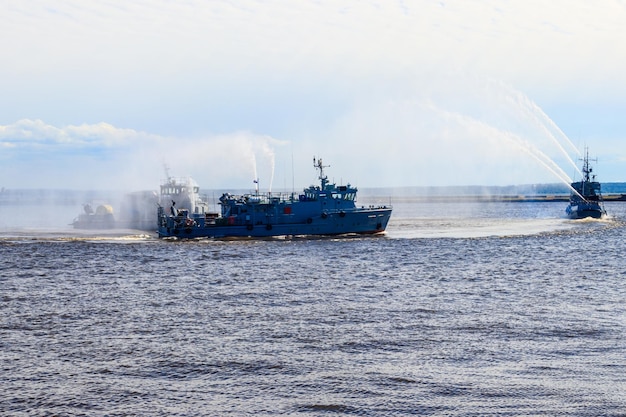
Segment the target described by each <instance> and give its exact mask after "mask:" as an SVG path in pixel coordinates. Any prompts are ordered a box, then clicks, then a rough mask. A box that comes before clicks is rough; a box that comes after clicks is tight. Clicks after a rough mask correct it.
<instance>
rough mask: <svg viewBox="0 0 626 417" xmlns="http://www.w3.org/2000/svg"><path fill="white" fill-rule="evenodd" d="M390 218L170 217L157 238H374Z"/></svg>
mask: <svg viewBox="0 0 626 417" xmlns="http://www.w3.org/2000/svg"><path fill="white" fill-rule="evenodd" d="M390 217H391V209H371V210H369V209H365V210H362V209H360V210H357V211H353V212H345V211H344V212H336V213H324V215H323V216H316V217H306V218H303V219H300V220H299V221H291V222H283V223H274V224H272V223H258V224H231V225H228V224H227V225H218V224H210V223H206V222H205V221H204V218H196V219H194V221H193V222H178V223H177V222H176V221H175V218H174V217H171V216H167V217H162V221H161V222H160V224H159V228H158V234H159V237H161V238H178V239H196V238H227V237H272V236H299V235H343V234H377V233H383V232H384V231H385V229H386V227H387V223H388V222H389V218H390Z"/></svg>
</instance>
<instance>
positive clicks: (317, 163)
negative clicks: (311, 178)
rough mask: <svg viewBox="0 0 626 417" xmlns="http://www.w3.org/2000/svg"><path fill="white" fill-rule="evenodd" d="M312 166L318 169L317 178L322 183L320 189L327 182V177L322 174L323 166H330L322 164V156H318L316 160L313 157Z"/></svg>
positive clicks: (324, 186)
mask: <svg viewBox="0 0 626 417" xmlns="http://www.w3.org/2000/svg"><path fill="white" fill-rule="evenodd" d="M313 167H315V168H316V169H319V170H320V175H319V177H318V178H319V180H320V182H321V184H322V190H324V189H325V188H326V184H328V177H327V176H326V175H324V168H328V167H330V165H323V164H322V158H318V159H317V161H316V160H315V157H313Z"/></svg>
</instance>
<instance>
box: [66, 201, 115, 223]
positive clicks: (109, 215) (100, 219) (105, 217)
mask: <svg viewBox="0 0 626 417" xmlns="http://www.w3.org/2000/svg"><path fill="white" fill-rule="evenodd" d="M72 226H74V229H113V228H114V227H115V217H113V207H111V206H110V205H108V204H100V205H99V206H97V207H96V210H95V211H94V209H93V208H92V207H91V204H83V213H82V214H80V215H78V217H77V218H75V219H74V221H73V222H72Z"/></svg>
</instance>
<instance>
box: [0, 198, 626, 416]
mask: <svg viewBox="0 0 626 417" xmlns="http://www.w3.org/2000/svg"><path fill="white" fill-rule="evenodd" d="M565 205H566V204H565V203H555V202H552V203H492V204H482V203H481V204H479V203H468V202H457V203H435V202H433V203H430V202H424V201H421V200H420V201H404V202H401V203H394V214H393V215H392V219H391V221H390V223H389V226H388V229H387V233H386V234H384V235H382V236H369V237H353V236H345V237H335V238H328V237H326V238H304V237H281V238H272V239H259V240H249V239H239V240H227V239H226V240H210V239H209V240H197V241H182V242H173V241H162V240H158V239H157V238H156V237H155V236H154V235H153V234H151V233H145V232H137V231H75V230H73V229H71V227H70V226H67V223H69V222H71V217H72V214H74V213H69V214H68V213H65V214H64V215H65V216H69V218H65V217H63V216H62V217H61V218H63V221H59V220H58V219H59V216H60V214H59V213H48V214H54V215H50V216H46V217H45V220H42V217H41V216H38V215H37V213H35V210H31V209H28V208H23V207H22V208H12V209H11V210H12V211H11V213H8V212H7V209H6V207H2V208H1V209H2V210H3V211H2V213H1V214H2V215H1V216H0V218H1V219H2V223H0V266H1V268H0V313H1V315H0V371H1V372H0V415H11V416H48V415H55V416H74V415H88V416H156V415H171V416H214V415H215V416H223V415H226V416H227V415H232V416H241V415H294V416H318V415H367V416H388V415H398V416H400V415H426V416H428V415H432V416H441V415H463V416H486V415H498V416H502V415H510V416H518V415H525V416H555V415H571V416H624V415H626V359H625V358H626V338H625V335H626V303H625V300H626V259H624V254H625V253H626V239H625V232H626V203H610V204H607V211H608V212H609V214H610V215H611V216H610V218H608V219H606V220H582V221H578V220H577V221H573V220H568V219H566V218H564V216H563V215H564V210H565ZM13 210H19V211H21V212H23V213H27V214H29V215H28V216H26V217H25V219H28V218H30V220H22V221H21V223H20V222H17V220H16V217H15V216H13V217H12V215H11V214H12V213H13V214H15V212H14V211H13ZM29 210H31V211H29ZM59 211H62V210H60V209H59Z"/></svg>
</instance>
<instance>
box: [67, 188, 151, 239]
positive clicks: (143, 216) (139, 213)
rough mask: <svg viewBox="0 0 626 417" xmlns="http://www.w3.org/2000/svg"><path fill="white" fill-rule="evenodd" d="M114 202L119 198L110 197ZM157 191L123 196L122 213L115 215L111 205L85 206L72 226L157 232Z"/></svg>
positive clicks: (135, 192)
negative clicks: (155, 212) (155, 213)
mask: <svg viewBox="0 0 626 417" xmlns="http://www.w3.org/2000/svg"><path fill="white" fill-rule="evenodd" d="M110 199H112V200H118V199H119V197H118V198H114V197H110ZM158 202H159V200H158V196H157V193H156V191H151V190H149V191H134V192H132V193H128V194H126V195H124V196H123V198H122V199H121V204H120V211H119V213H118V214H114V210H113V205H111V204H109V203H104V204H98V205H97V206H96V209H95V210H94V209H93V205H92V204H89V203H86V204H83V212H82V213H81V214H79V215H78V217H76V218H75V219H74V220H73V222H72V223H70V225H71V226H74V229H136V230H145V231H155V230H156V227H157V223H156V219H155V217H154V209H155V208H156V207H157V205H158ZM94 205H95V204H94Z"/></svg>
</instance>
